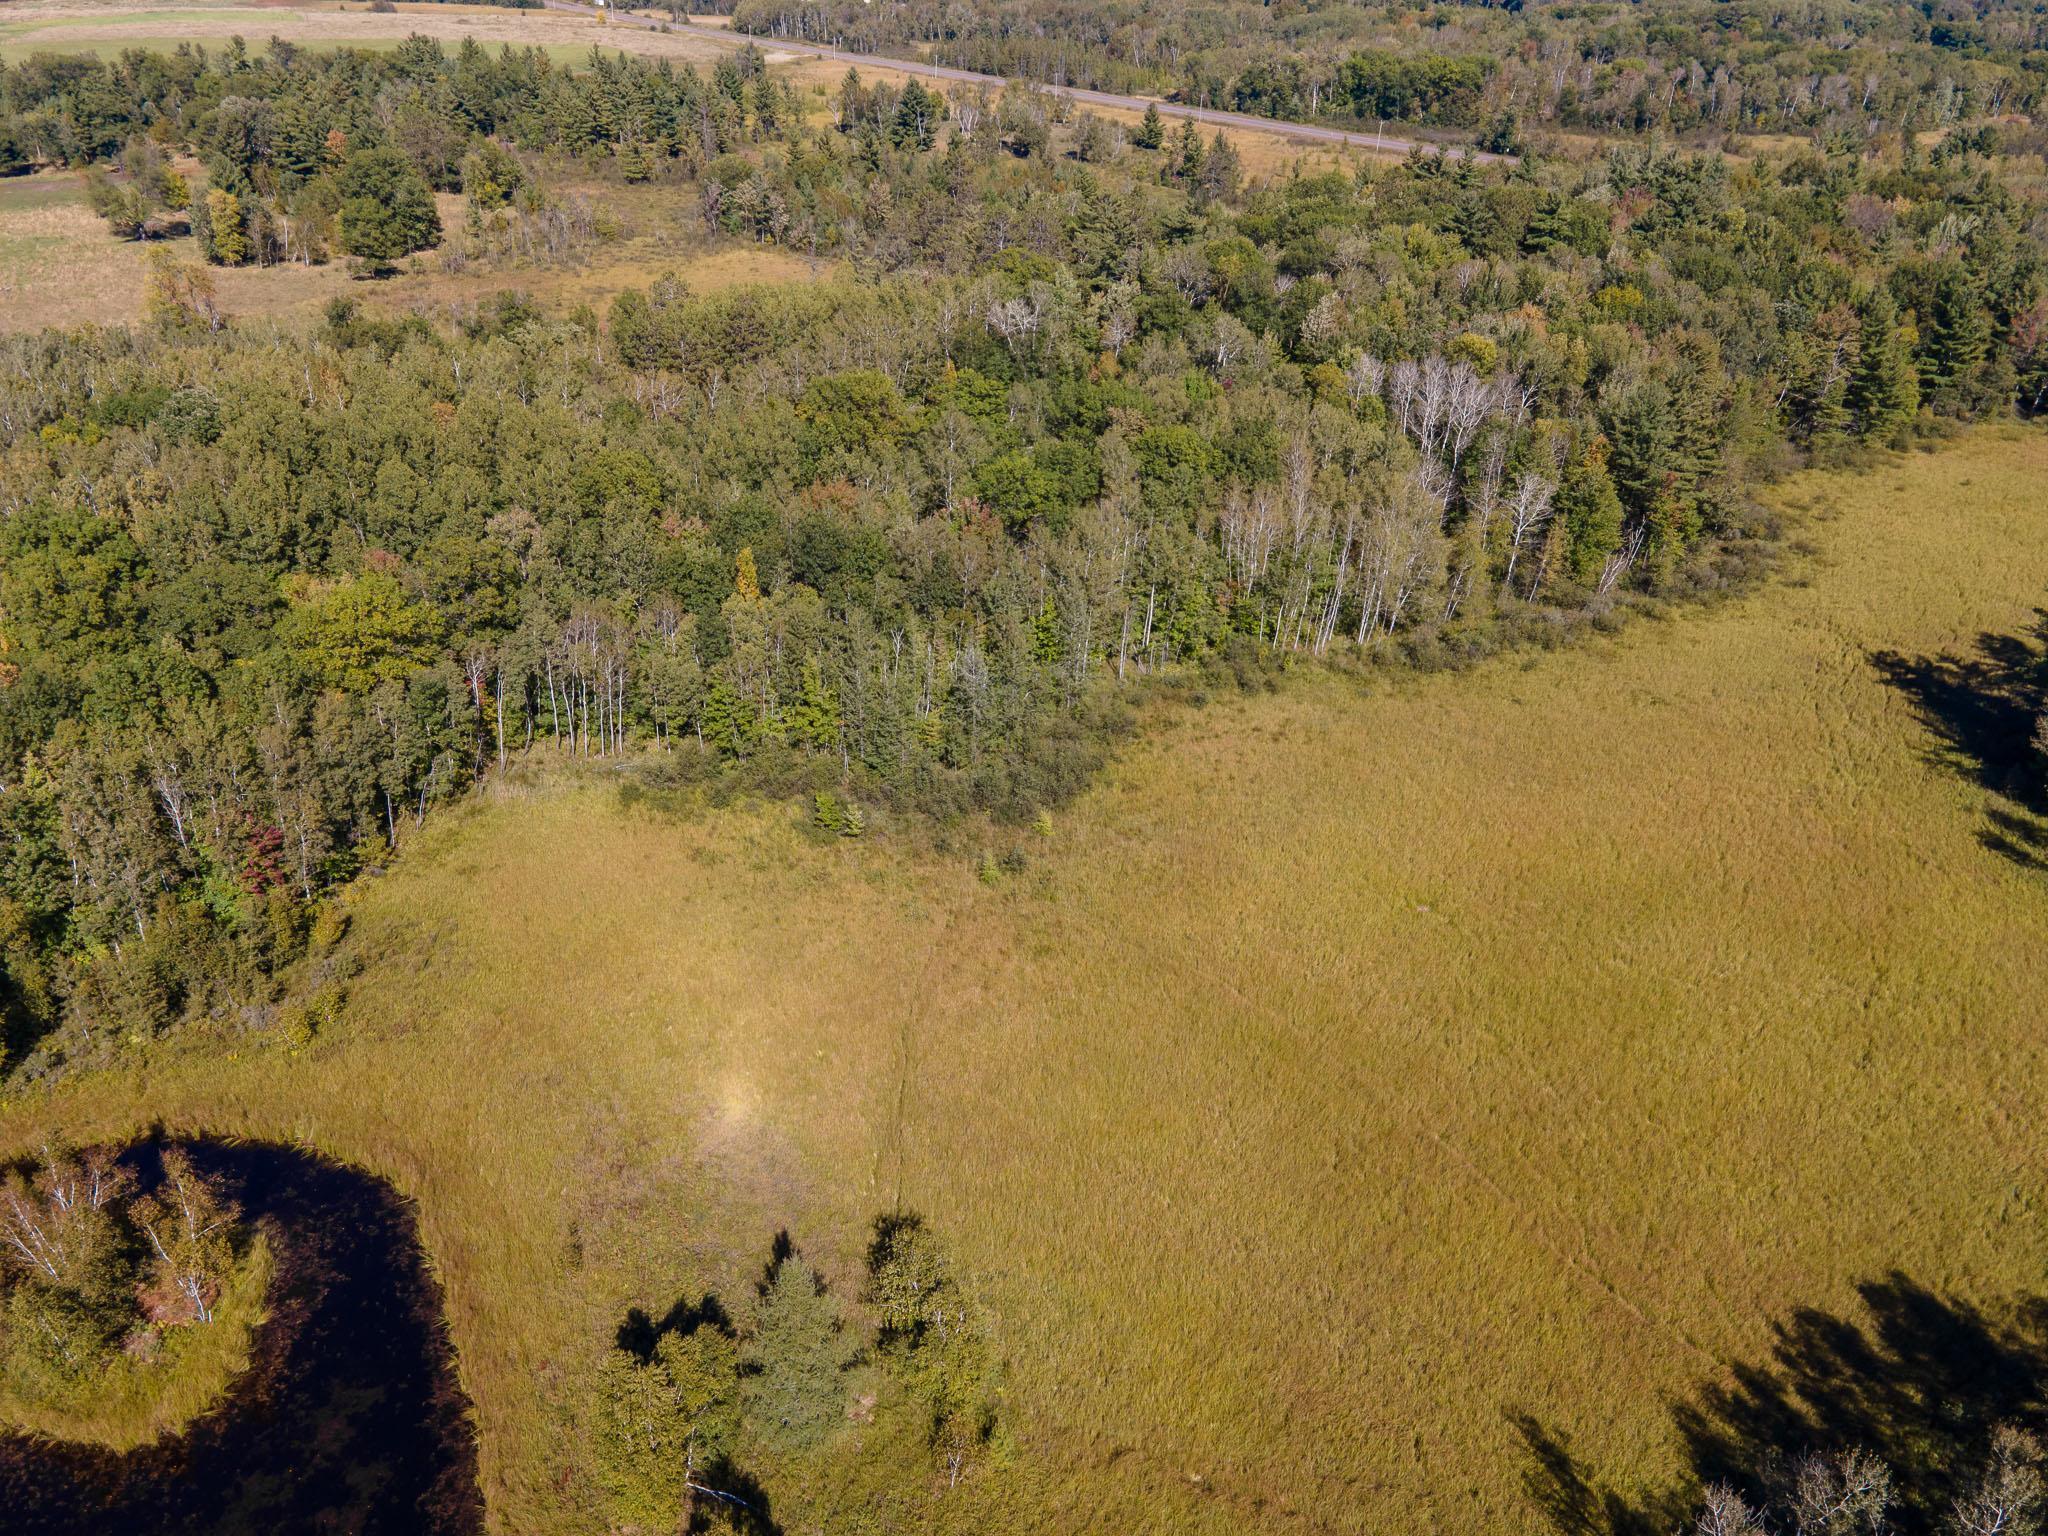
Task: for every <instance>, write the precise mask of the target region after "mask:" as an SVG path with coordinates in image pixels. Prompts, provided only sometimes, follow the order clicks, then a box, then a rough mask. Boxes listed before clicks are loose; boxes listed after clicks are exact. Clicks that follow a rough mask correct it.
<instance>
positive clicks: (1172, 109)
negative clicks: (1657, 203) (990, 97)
mask: <svg viewBox="0 0 2048 1536" xmlns="http://www.w3.org/2000/svg"><path fill="white" fill-rule="evenodd" d="M541 3H542V4H543V5H545V6H546V7H547V9H549V10H551V11H573V12H576V13H578V14H580V15H584V16H595V15H596V14H597V7H596V6H594V5H583V4H580V3H578V0H541ZM611 25H612V26H615V27H618V26H627V27H644V28H647V29H648V30H650V31H658V30H660V29H661V28H662V27H664V26H665V27H667V28H668V30H669V31H671V32H679V33H683V34H686V35H687V36H690V37H705V38H712V39H715V40H716V41H718V42H722V43H729V44H730V43H738V42H751V43H753V44H754V45H755V46H757V47H760V48H765V49H773V50H775V51H776V52H778V53H801V54H806V55H808V56H810V57H812V58H818V59H829V60H831V61H832V62H833V63H836V64H850V65H855V66H858V67H862V68H867V69H894V70H901V71H902V72H903V73H905V74H911V75H924V76H926V77H928V78H930V79H933V80H951V81H955V82H957V83H959V84H961V85H987V86H996V87H1000V86H1003V85H1006V84H1007V83H1008V82H1007V81H1006V80H1004V79H1003V77H1002V76H1001V75H983V74H977V73H975V71H973V70H971V69H954V68H953V67H952V66H951V65H947V64H927V63H924V62H923V61H921V60H917V59H892V58H886V57H884V56H882V55H880V54H874V53H846V52H843V51H842V50H840V49H837V48H826V47H824V46H822V45H820V44H817V43H799V42H793V41H791V40H790V39H788V38H782V37H758V36H755V35H754V34H752V33H747V32H735V31H733V30H732V29H731V28H730V27H706V26H699V25H697V24H696V23H694V22H687V21H686V22H669V21H667V20H665V19H663V18H659V17H650V16H636V15H634V14H633V13H632V12H630V11H614V12H612V17H611ZM1060 94H1061V95H1063V96H1066V97H1068V98H1070V99H1071V100H1073V101H1077V102H1080V103H1081V104H1082V105H1084V106H1091V107H1121V108H1123V109H1124V110H1125V111H1129V112H1143V111H1144V110H1145V109H1146V108H1147V107H1153V106H1156V107H1157V108H1159V111H1160V113H1161V115H1162V116H1165V117H1184V118H1191V119H1193V120H1194V121H1195V122H1198V123H1214V124H1217V125H1218V126H1219V127H1224V128H1249V129H1252V130H1254V131H1255V132H1258V133H1276V134H1279V135H1281V136H1282V137H1283V138H1289V139H1301V140H1304V141H1305V142H1308V143H1312V144H1341V145H1344V146H1346V147H1348V148H1353V149H1371V150H1379V151H1383V152H1385V153H1386V154H1390V155H1405V154H1407V153H1408V151H1410V150H1411V149H1417V148H1420V149H1425V150H1429V151H1431V152H1432V153H1436V154H1444V155H1453V156H1456V155H1470V156H1471V157H1472V158H1473V159H1475V160H1481V161H1486V160H1512V159H1513V158H1514V156H1512V155H1489V154H1484V153H1482V152H1481V151H1479V150H1476V149H1465V148H1462V147H1460V146H1458V145H1455V144H1433V143H1431V142H1429V141H1428V140H1426V139H1410V138H1403V137H1401V136H1400V135H1399V133H1398V132H1395V133H1354V132H1351V131H1350V130H1348V129H1344V128H1326V127H1324V126H1323V125H1322V124H1320V123H1290V122H1283V121H1281V120H1280V119H1278V118H1272V117H1253V116H1252V115H1251V114H1250V113H1247V112H1218V111H1216V110H1215V109H1213V108H1210V107H1191V106H1185V105H1183V104H1181V103H1179V102H1174V101H1160V100H1158V99H1157V98H1156V97H1152V96H1118V95H1116V94H1114V93H1112V92H1110V91H1084V90H1080V89H1077V88H1075V87H1071V86H1069V87H1066V88H1064V89H1062V91H1061V92H1060ZM1394 126H1395V128H1396V129H1397V130H1398V129H1399V127H1400V125H1399V124H1395V125H1394Z"/></svg>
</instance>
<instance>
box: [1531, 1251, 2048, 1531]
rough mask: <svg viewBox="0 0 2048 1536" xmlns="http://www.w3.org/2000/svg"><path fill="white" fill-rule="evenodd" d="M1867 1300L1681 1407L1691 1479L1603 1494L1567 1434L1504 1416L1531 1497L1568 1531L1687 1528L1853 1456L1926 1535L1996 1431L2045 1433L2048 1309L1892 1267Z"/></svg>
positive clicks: (1674, 1412)
mask: <svg viewBox="0 0 2048 1536" xmlns="http://www.w3.org/2000/svg"><path fill="white" fill-rule="evenodd" d="M1858 1291H1859V1294H1860V1296H1861V1298H1862V1303H1863V1306H1862V1315H1861V1316H1859V1317H1855V1318H1845V1317H1838V1316H1835V1315H1833V1314H1831V1313H1828V1312H1824V1311H1821V1310H1819V1309H1818V1308H1807V1309H1804V1310H1802V1311H1799V1312H1796V1313H1794V1314H1793V1315H1792V1316H1791V1318H1789V1319H1788V1320H1787V1321H1785V1322H1784V1323H1781V1324H1779V1325H1778V1326H1777V1328H1776V1329H1775V1330H1774V1331H1775V1333H1776V1340H1775V1342H1774V1344H1773V1346H1772V1349H1771V1353H1770V1358H1769V1359H1768V1360H1764V1361H1757V1362H1747V1363H1738V1364H1736V1365H1734V1366H1732V1367H1731V1368H1730V1370H1729V1372H1728V1374H1727V1376H1726V1377H1725V1378H1723V1379H1721V1380H1717V1381H1712V1382H1708V1383H1706V1384H1704V1385H1702V1386H1701V1387H1700V1388H1699V1389H1698V1390H1697V1391H1696V1392H1695V1393H1694V1394H1693V1395H1692V1396H1691V1397H1690V1398H1688V1399H1686V1400H1685V1401H1682V1402H1679V1403H1676V1404H1673V1405H1672V1407H1671V1420H1672V1426H1673V1428H1674V1430H1675V1431H1676V1433H1677V1435H1678V1439H1679V1443H1680V1445H1681V1446H1682V1448H1683V1451H1684V1456H1685V1461H1686V1465H1687V1468H1688V1475H1687V1476H1686V1477H1685V1478H1684V1479H1683V1480H1682V1481H1680V1482H1679V1483H1677V1484H1675V1485H1673V1486H1671V1487H1668V1488H1662V1489H1653V1490H1648V1491H1644V1490H1617V1489H1614V1488H1611V1487H1607V1486H1604V1485H1603V1484H1602V1483H1601V1481H1600V1479H1599V1477H1598V1474H1597V1472H1596V1470H1595V1469H1592V1468H1589V1467H1587V1466H1586V1465H1584V1464H1583V1463H1581V1462H1580V1461H1578V1460H1577V1459H1576V1458H1575V1457H1574V1456H1573V1455H1572V1452H1571V1448H1570V1442H1569V1440H1568V1439H1567V1438H1566V1437H1565V1436H1564V1435H1563V1434H1562V1433H1560V1432H1559V1431H1558V1430H1556V1429H1555V1428H1552V1427H1550V1426H1546V1425H1544V1424H1543V1423H1541V1422H1540V1421H1539V1420H1537V1419H1536V1418H1535V1417H1533V1416H1532V1415H1529V1414H1526V1413H1518V1414H1512V1415H1510V1422H1511V1423H1512V1424H1513V1425H1514V1427H1515V1429H1516V1432H1517V1433H1518V1434H1519V1435H1520V1437H1521V1440H1522V1443H1523V1447H1524V1452H1525V1456H1526V1464H1525V1467H1524V1471H1523V1486H1524V1488H1525V1490H1526V1491H1527V1494H1528V1497H1529V1500H1530V1503H1531V1504H1532V1506H1533V1507H1534V1509H1535V1510H1536V1512H1537V1513H1538V1514H1539V1516H1540V1517H1541V1518H1542V1520H1543V1521H1544V1523H1545V1524H1546V1525H1547V1526H1548V1527H1549V1528H1550V1529H1551V1530H1552V1531H1555V1532H1557V1533H1559V1536H1648V1533H1651V1532H1660V1533H1661V1532H1671V1531H1680V1530H1684V1529H1686V1528H1688V1527H1689V1525H1690V1514H1691V1512H1692V1511H1693V1510H1694V1509H1695V1508H1696V1507H1697V1500H1698V1493H1699V1490H1700V1489H1701V1488H1702V1487H1704V1486H1705V1485H1707V1484H1710V1483H1717V1482H1719V1483H1728V1484H1731V1485H1733V1486H1734V1487H1735V1488H1736V1489H1738V1490H1739V1491H1741V1492H1742V1493H1743V1494H1744V1495H1745V1496H1746V1497H1748V1498H1749V1499H1750V1500H1751V1502H1752V1503H1761V1502H1763V1501H1764V1500H1765V1499H1766V1498H1767V1496H1768V1495H1769V1494H1770V1493H1771V1492H1772V1490H1773V1489H1774V1488H1775V1487H1776V1486H1778V1485H1779V1484H1780V1483H1781V1482H1782V1480H1783V1479H1784V1477H1785V1476H1786V1475H1787V1474H1788V1472H1789V1469H1790V1466H1791V1463H1792V1462H1793V1461H1795V1460H1796V1459H1797V1458H1798V1457H1800V1456H1803V1455H1805V1454H1807V1453H1809V1452H1814V1451H1835V1450H1843V1449H1847V1448H1850V1447H1860V1448H1862V1449H1865V1450H1868V1451H1871V1452H1874V1453H1875V1454H1876V1455H1877V1456H1879V1457H1880V1458H1882V1459H1883V1461H1884V1462H1885V1463H1886V1465H1887V1466H1889V1467H1890V1468H1891V1470H1892V1473H1893V1476H1894V1478H1895V1480H1896V1486H1897V1488H1898V1491H1899V1494H1900V1502H1899V1504H1898V1505H1897V1507H1896V1508H1895V1509H1894V1510H1893V1520H1892V1529H1893V1530H1894V1531H1895V1532H1897V1533H1899V1536H1932V1533H1934V1532H1936V1531H1937V1530H1940V1529H1942V1528H1944V1525H1945V1522H1946V1519H1947V1516H1948V1515H1949V1513H1950V1511H1951V1508H1952V1506H1953V1504H1954V1501H1955V1499H1956V1497H1957V1495H1958V1493H1959V1492H1960V1491H1961V1488H1962V1484H1963V1481H1964V1479H1965V1478H1966V1477H1967V1476H1968V1475H1969V1474H1970V1473H1971V1472H1972V1471H1973V1470H1974V1469H1975V1468H1976V1467H1977V1466H1979V1465H1981V1463H1982V1461H1983V1459H1984V1456H1985V1454H1986V1450H1987V1447H1988V1445H1989V1443H1990V1437H1991V1431H1992V1430H1993V1428H1994V1427H1996V1426H1997V1425H1999V1424H2006V1423H2010V1424H2018V1425H2021V1426H2023V1427H2027V1428H2031V1429H2035V1430H2037V1431H2038V1430H2041V1429H2042V1428H2044V1427H2048V1300H2044V1299H2043V1298H2041V1297H2038V1296H2028V1297H2023V1298H2020V1299H2019V1300H2017V1301H2014V1302H2011V1303H2009V1304H2007V1305H2005V1306H2003V1307H2001V1308H1999V1309H1998V1310H1997V1312H1996V1313H1995V1314H1994V1313H1992V1312H1988V1311H1985V1310H1983V1309H1980V1308H1978V1307H1976V1306H1974V1305H1972V1304H1971V1303H1969V1302H1965V1301H1960V1300H1956V1299H1952V1298H1949V1297H1944V1296H1940V1295H1937V1294H1936V1293H1934V1292H1933V1291H1930V1290H1928V1289H1927V1288H1926V1287H1924V1286H1922V1285H1920V1284H1919V1283H1917V1282H1916V1281H1914V1280H1912V1279H1910V1278H1908V1277H1907V1276H1905V1275H1902V1274H1899V1273H1897V1272H1894V1273H1892V1274H1890V1275H1887V1276H1886V1277H1885V1278H1884V1279H1882V1280H1876V1281H1870V1282H1868V1283H1866V1284H1864V1285H1862V1286H1860V1287H1859V1288H1858Z"/></svg>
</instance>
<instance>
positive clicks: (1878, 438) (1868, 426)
mask: <svg viewBox="0 0 2048 1536" xmlns="http://www.w3.org/2000/svg"><path fill="white" fill-rule="evenodd" d="M1857 322H1858V324H1857V349H1856V366H1855V369H1854V370H1853V371H1852V372H1851V374H1850V376H1849V394H1848V405H1849V410H1850V412H1851V413H1852V414H1853V416H1854V417H1855V421H1856V430H1857V432H1858V433H1859V434H1860V435H1861V436H1862V437H1863V438H1864V439H1865V440H1866V441H1870V442H1889V441H1890V440H1891V439H1892V438H1893V437H1894V436H1896V435H1897V433H1898V431H1899V429H1900V428H1901V427H1903V426H1904V425H1905V424H1906V423H1907V422H1909V421H1911V420H1912V419H1913V414H1914V412H1916V411H1918V410H1919V409H1920V379H1919V376H1918V375H1917V374H1916V373H1915V372H1914V369H1913V354H1912V351H1911V348H1910V347H1909V346H1908V344H1907V340H1906V334H1905V332H1904V331H1902V330H1901V329H1900V328H1899V307H1898V305H1897V304H1895V303H1893V302H1892V296H1891V294H1890V293H1888V292H1887V291H1886V290H1885V289H1883V288H1878V289H1876V290H1874V291H1873V292H1872V293H1871V295H1870V297H1869V298H1868V299H1866V300H1864V302H1863V304H1862V305H1861V306H1860V308H1859V309H1858V312H1857Z"/></svg>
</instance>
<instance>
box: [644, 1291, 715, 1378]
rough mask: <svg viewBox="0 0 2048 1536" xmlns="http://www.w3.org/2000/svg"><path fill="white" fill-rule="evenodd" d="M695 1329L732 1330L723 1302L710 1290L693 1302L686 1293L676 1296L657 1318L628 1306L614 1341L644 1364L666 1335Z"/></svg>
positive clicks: (689, 1331) (693, 1331) (691, 1331)
mask: <svg viewBox="0 0 2048 1536" xmlns="http://www.w3.org/2000/svg"><path fill="white" fill-rule="evenodd" d="M699 1328H715V1329H717V1330H718V1331H719V1332H720V1333H724V1334H730V1333H731V1332H732V1331H733V1325H732V1316H731V1314H730V1313H728V1312H727V1311H726V1310H725V1303H724V1302H722V1301H720V1300H719V1299H718V1297H717V1296H716V1295H714V1294H713V1293H712V1292H710V1291H706V1292H705V1293H704V1294H703V1295H702V1296H701V1297H699V1298H698V1299H697V1300H695V1301H692V1300H691V1299H690V1298H689V1297H687V1296H678V1297H677V1298H676V1300H675V1303H674V1305H672V1306H671V1307H670V1308H669V1309H668V1310H667V1311H666V1312H664V1313H662V1315H661V1316H660V1318H659V1319H657V1318H654V1317H652V1316H650V1315H649V1314H648V1313H647V1311H646V1310H645V1309H644V1308H641V1307H630V1308H628V1309H627V1311H626V1316H625V1318H624V1320H623V1321H621V1322H620V1324H619V1330H618V1334H617V1336H616V1342H617V1344H618V1347H619V1348H620V1349H623V1350H624V1351H625V1352H626V1353H627V1354H629V1355H631V1356H632V1357H633V1358H634V1359H635V1360H638V1361H639V1362H640V1363H641V1364H642V1365H645V1364H646V1363H647V1362H648V1361H650V1360H652V1359H653V1358H654V1349H655V1346H656V1345H658V1344H659V1343H660V1342H661V1341H662V1340H663V1339H665V1338H667V1337H668V1336H669V1335H670V1334H672V1333H680V1334H692V1333H695V1332H696V1331H697V1330H698V1329H699Z"/></svg>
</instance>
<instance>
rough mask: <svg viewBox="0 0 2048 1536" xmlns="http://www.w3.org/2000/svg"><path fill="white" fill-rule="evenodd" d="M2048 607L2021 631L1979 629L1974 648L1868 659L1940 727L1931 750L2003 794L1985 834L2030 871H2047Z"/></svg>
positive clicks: (1987, 842) (1929, 723)
mask: <svg viewBox="0 0 2048 1536" xmlns="http://www.w3.org/2000/svg"><path fill="white" fill-rule="evenodd" d="M2044 642H2048V609H2036V610H2035V615H2034V623H2033V624H2032V626H2031V627H2030V628H2029V629H2028V630H2026V631H2024V632H2022V633H2020V634H2017V635H1994V634H1988V633H1987V634H1981V635H1979V636H1978V637H1977V640H1976V643H1975V645H1974V646H1972V648H1971V649H1970V651H1969V652H1968V654H1966V655H1961V656H1956V655H1948V656H1918V657H1914V656H1906V655H1902V654H1901V653H1900V652H1897V651H1876V652H1873V653H1872V654H1871V657H1870V662H1871V665H1872V666H1873V667H1875V668H1876V670H1877V674H1878V676H1879V678H1880V679H1882V680H1883V682H1884V683H1885V684H1886V686H1888V687H1890V688H1893V689H1896V690H1897V691H1898V692H1899V693H1901V694H1903V695H1905V697H1906V698H1907V700H1908V701H1909V702H1910V703H1911V704H1912V706H1913V710H1914V713H1915V714H1916V715H1918V716H1919V718H1920V720H1921V722H1922V723H1923V724H1924V725H1925V726H1926V727H1927V728H1928V730H1929V731H1930V732H1932V733H1933V735H1934V738H1935V746H1934V749H1933V753H1932V755H1933V757H1934V759H1935V760H1936V761H1937V762H1940V763H1942V764H1943V765H1945V766H1947V767H1948V768H1950V769H1952V770H1954V771H1955V772H1957V773H1960V774H1962V775H1963V776H1964V777H1965V778H1967V779H1969V780H1970V781H1971V782H1973V783H1976V784H1980V785H1982V786H1983V787H1984V788H1985V789H1987V790H1989V791H1990V792H1991V793H1992V794H1994V795H1996V796H1998V797H1999V798H2000V799H2001V800H2002V801H2003V802H2005V803H2004V804H2003V805H2000V806H1995V807H1994V808H1993V809H1992V811H1991V812H1990V818H1989V820H1990V824H1989V825H1988V826H1986V827H1985V828H1983V829H1982V830H1981V831H1980V832H1979V833H1978V834H1977V837H1978V841H1979V842H1981V843H1983V845H1984V846H1985V847H1987V848H1989V849H1991V850H1992V851H1993V852H1994V853H1999V854H2002V855H2004V856H2005V857H2006V858H2009V859H2011V860H2012V861H2013V862H2014V863H2017V864H2021V865H2024V866H2025V867H2027V868H2029V869H2048V762H2044V760H2043V758H2042V754H2041V752H2040V749H2039V748H2038V747H2037V746H2036V745H2035V727H2036V723H2037V722H2038V721H2039V720H2040V718H2041V713H2042V708H2043V705H2044V702H2048V643H2044Z"/></svg>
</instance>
